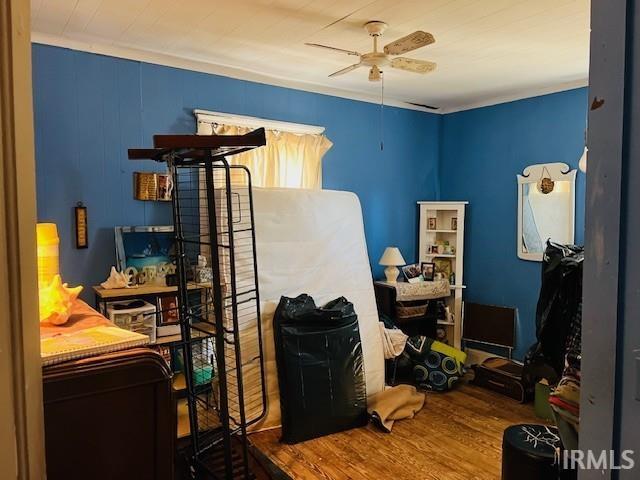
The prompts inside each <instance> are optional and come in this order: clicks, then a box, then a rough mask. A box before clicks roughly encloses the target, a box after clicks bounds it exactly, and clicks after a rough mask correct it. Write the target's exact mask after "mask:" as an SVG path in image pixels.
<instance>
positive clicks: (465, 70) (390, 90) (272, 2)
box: [32, 0, 590, 111]
mask: <svg viewBox="0 0 640 480" xmlns="http://www.w3.org/2000/svg"><path fill="white" fill-rule="evenodd" d="M589 9H590V2H589V0H374V1H372V0H313V1H311V0H180V1H176V0H33V1H32V28H33V39H34V41H37V42H41V43H50V44H56V45H64V46H69V47H72V48H78V49H85V50H91V51H97V52H100V53H106V54H113V55H117V56H124V57H128V58H136V59H140V60H148V61H152V62H156V63H166V64H175V65H176V66H184V67H187V68H189V67H192V68H194V69H197V70H204V71H213V72H218V73H222V74H228V75H230V76H235V77H240V78H247V79H252V80H257V81H261V82H264V83H273V84H277V85H291V86H294V87H297V88H302V89H306V90H312V91H325V92H327V93H334V94H338V95H342V96H347V97H353V98H362V99H368V100H372V99H376V98H379V95H380V85H379V84H376V83H370V82H369V81H368V80H367V70H366V69H358V70H355V71H353V72H351V73H348V74H346V75H343V76H340V77H335V78H328V77H327V75H328V74H329V73H331V72H334V71H335V70H338V69H340V68H342V67H346V66H347V65H349V64H351V63H354V62H353V59H354V58H355V57H351V56H347V55H344V54H340V53H333V52H330V51H322V50H319V49H315V48H312V47H308V46H305V45H304V42H315V43H323V44H328V45H333V46H336V47H339V48H344V49H349V50H357V51H359V52H361V53H363V52H367V51H370V50H371V48H370V47H371V39H370V37H368V36H367V34H366V32H365V31H364V30H363V29H362V25H363V24H364V23H365V22H366V21H369V20H383V21H385V22H387V23H388V24H389V29H388V30H387V32H386V33H385V36H384V37H383V41H382V44H383V45H384V44H386V43H388V42H390V41H392V40H395V39H396V38H398V37H401V36H404V35H406V34H408V33H410V32H413V31H415V30H419V29H420V30H426V31H428V32H431V33H433V35H434V36H435V38H436V43H435V44H433V45H430V46H427V47H424V48H421V49H419V50H416V51H414V52H410V53H409V54H406V56H409V57H414V58H418V59H423V60H431V61H435V62H437V63H438V69H437V70H436V71H435V72H434V73H431V74H429V75H424V76H423V75H418V74H413V73H410V72H400V71H397V70H393V69H387V71H386V72H385V74H386V81H385V97H387V98H388V99H390V100H391V99H393V100H395V102H392V103H394V104H398V102H417V103H421V104H427V105H435V106H439V107H441V108H442V110H441V111H454V110H460V109H464V108H470V107H472V106H479V105H487V104H492V103H498V102H500V101H505V100H511V99H516V98H523V97H528V96H533V95H537V94H542V93H548V92H551V91H559V90H564V89H568V88H572V87H576V86H581V85H586V79H587V75H588V62H589Z"/></svg>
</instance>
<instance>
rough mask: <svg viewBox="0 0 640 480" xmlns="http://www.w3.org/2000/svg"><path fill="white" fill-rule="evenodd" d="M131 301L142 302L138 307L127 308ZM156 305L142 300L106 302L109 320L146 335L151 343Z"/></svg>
mask: <svg viewBox="0 0 640 480" xmlns="http://www.w3.org/2000/svg"><path fill="white" fill-rule="evenodd" d="M133 302H136V303H139V302H142V303H143V304H144V305H142V306H140V307H134V308H127V306H128V305H131V304H132V303H133ZM156 314H157V313H156V307H155V306H154V305H151V304H150V303H147V302H145V301H142V300H126V301H123V302H110V303H108V304H107V315H108V317H109V320H111V321H112V322H113V323H115V324H116V325H117V326H118V327H120V328H124V329H125V330H130V331H132V332H137V333H141V334H143V335H148V336H149V339H150V341H151V343H155V341H156Z"/></svg>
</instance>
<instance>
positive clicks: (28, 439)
mask: <svg viewBox="0 0 640 480" xmlns="http://www.w3.org/2000/svg"><path fill="white" fill-rule="evenodd" d="M30 14H31V6H30V2H29V0H3V1H0V466H1V467H0V468H1V469H2V472H3V475H6V477H5V476H3V478H14V479H15V478H17V479H21V480H22V479H33V480H40V479H43V478H46V473H45V461H44V458H45V457H44V429H43V407H42V367H41V360H40V341H39V338H40V328H39V322H38V290H37V260H36V228H35V224H36V189H35V156H34V135H33V108H32V86H31V24H30Z"/></svg>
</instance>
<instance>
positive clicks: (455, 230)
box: [418, 202, 468, 348]
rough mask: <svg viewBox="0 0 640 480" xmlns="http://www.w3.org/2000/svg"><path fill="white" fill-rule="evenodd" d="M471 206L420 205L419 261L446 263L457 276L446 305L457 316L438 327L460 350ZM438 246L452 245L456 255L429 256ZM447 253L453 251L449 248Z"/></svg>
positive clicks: (458, 203) (439, 254)
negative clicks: (468, 209) (466, 234)
mask: <svg viewBox="0 0 640 480" xmlns="http://www.w3.org/2000/svg"><path fill="white" fill-rule="evenodd" d="M467 204H468V202H418V208H419V210H420V225H419V229H420V230H419V233H420V235H419V242H420V244H419V246H418V252H419V253H418V256H419V257H418V258H419V261H420V262H434V263H436V265H438V263H439V262H440V263H444V266H445V267H448V268H449V271H450V272H451V273H453V275H454V276H455V280H453V282H452V283H453V284H452V285H451V296H449V297H448V298H447V299H446V304H447V306H448V307H449V310H450V311H451V313H453V321H452V322H451V321H448V320H445V319H440V320H438V326H440V327H441V328H444V329H446V333H447V340H448V343H449V344H450V345H452V346H454V347H456V348H460V347H461V343H462V342H461V339H462V293H463V291H464V289H465V288H466V285H464V283H463V266H464V264H463V259H464V214H465V209H466V206H467ZM429 227H431V228H429ZM435 244H439V245H440V244H444V245H445V246H446V245H449V246H451V247H452V249H451V251H452V252H453V253H429V252H430V251H432V250H431V245H435ZM445 251H450V250H449V249H448V248H445ZM447 262H450V265H447ZM436 268H438V267H437V266H436Z"/></svg>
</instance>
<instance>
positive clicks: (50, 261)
mask: <svg viewBox="0 0 640 480" xmlns="http://www.w3.org/2000/svg"><path fill="white" fill-rule="evenodd" d="M36 229H37V230H36V233H37V244H38V288H39V289H40V290H41V289H43V288H45V287H48V286H49V285H50V284H51V281H52V280H53V277H55V276H56V275H58V274H59V273H60V253H59V245H60V238H58V229H57V227H56V224H55V223H38V224H37V226H36Z"/></svg>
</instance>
